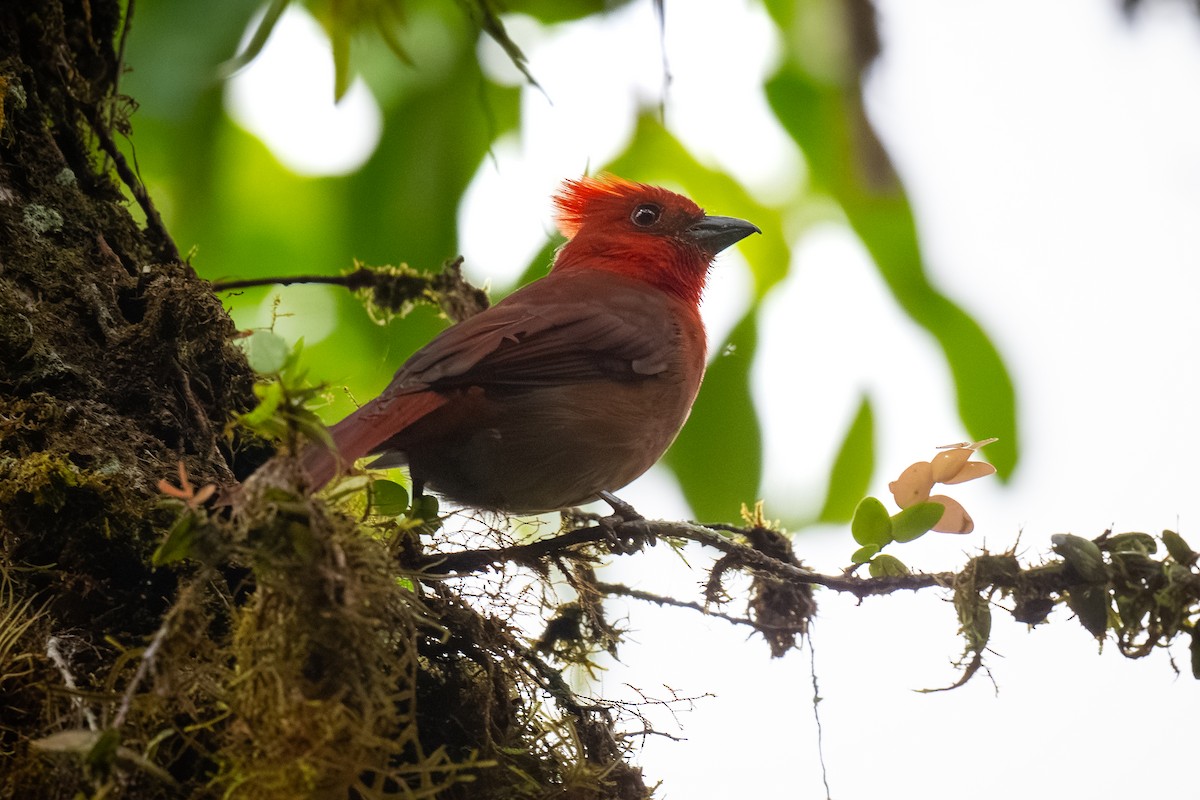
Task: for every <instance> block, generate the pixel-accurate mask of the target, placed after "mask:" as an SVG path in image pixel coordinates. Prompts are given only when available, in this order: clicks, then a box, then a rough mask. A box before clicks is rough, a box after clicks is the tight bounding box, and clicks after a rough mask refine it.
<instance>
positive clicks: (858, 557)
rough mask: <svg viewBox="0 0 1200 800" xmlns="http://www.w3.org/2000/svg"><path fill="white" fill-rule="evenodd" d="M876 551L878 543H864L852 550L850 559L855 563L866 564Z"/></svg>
mask: <svg viewBox="0 0 1200 800" xmlns="http://www.w3.org/2000/svg"><path fill="white" fill-rule="evenodd" d="M878 552H879V545H877V544H865V545H863V546H862V547H860V548H858V549H857V550H855V551H854V554H853V555H852V556H850V561H851V562H853V563H855V564H866V563H867V562H868V561H870V560H871V559H872V558H874V557H875V554H876V553H878Z"/></svg>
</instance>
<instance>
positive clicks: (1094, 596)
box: [1067, 540, 1108, 639]
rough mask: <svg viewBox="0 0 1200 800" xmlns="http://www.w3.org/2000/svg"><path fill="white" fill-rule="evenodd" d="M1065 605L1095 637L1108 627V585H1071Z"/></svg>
mask: <svg viewBox="0 0 1200 800" xmlns="http://www.w3.org/2000/svg"><path fill="white" fill-rule="evenodd" d="M1085 541H1086V540H1085ZM1067 605H1068V606H1070V608H1071V610H1072V611H1074V612H1075V616H1076V617H1077V618H1078V619H1079V624H1080V625H1082V626H1083V627H1084V628H1086V629H1087V632H1088V633H1090V634H1091V635H1092V636H1095V637H1096V638H1097V639H1098V638H1100V637H1101V636H1103V635H1104V632H1105V630H1107V628H1108V587H1106V586H1073V587H1072V588H1071V589H1070V590H1069V591H1068V592H1067Z"/></svg>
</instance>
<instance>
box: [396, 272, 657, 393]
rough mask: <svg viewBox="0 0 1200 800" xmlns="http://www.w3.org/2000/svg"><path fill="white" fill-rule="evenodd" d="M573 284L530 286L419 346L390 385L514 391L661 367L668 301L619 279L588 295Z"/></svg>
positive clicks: (627, 376) (635, 375)
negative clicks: (561, 287)
mask: <svg viewBox="0 0 1200 800" xmlns="http://www.w3.org/2000/svg"><path fill="white" fill-rule="evenodd" d="M578 288H579V287H572V290H571V291H563V290H559V289H558V288H557V286H556V282H555V281H552V280H543V281H539V282H537V283H534V284H530V285H529V286H527V287H526V288H525V289H523V290H521V291H520V292H518V293H516V294H514V295H511V296H510V297H509V298H508V299H507V300H506V301H505V302H503V303H501V304H499V305H496V306H493V307H492V308H490V309H488V310H487V311H484V312H482V313H480V314H477V315H476V316H474V317H471V318H470V319H468V320H466V321H464V322H462V323H459V324H458V325H455V326H453V327H451V328H448V329H447V330H445V331H444V332H443V333H442V334H441V335H439V336H438V337H437V338H435V339H434V340H433V341H431V342H430V343H429V344H428V345H426V346H425V347H423V348H422V349H421V350H418V351H417V352H416V353H415V354H413V356H412V358H410V359H409V360H408V362H407V363H405V365H404V366H403V367H402V368H401V369H400V371H399V372H397V373H396V377H395V379H394V381H393V386H394V387H395V388H396V389H400V390H401V391H414V390H420V389H426V388H433V389H442V388H451V387H457V386H468V385H477V386H485V387H486V386H497V387H502V386H510V387H513V388H516V387H523V386H538V385H546V384H562V383H578V382H585V381H594V380H638V379H640V378H645V377H647V376H650V375H655V374H658V373H660V372H662V371H663V370H665V369H667V367H668V366H669V364H670V359H671V356H672V354H673V353H674V352H676V350H677V348H678V346H679V345H678V340H679V335H680V333H679V330H678V324H677V322H676V321H675V320H674V319H673V318H672V315H671V314H669V313H668V304H669V302H670V301H669V300H668V299H667V298H665V297H664V296H662V295H661V294H659V293H657V292H649V293H648V292H646V291H645V288H644V287H629V286H626V285H625V283H624V282H622V281H617V282H615V283H614V282H613V281H602V282H600V283H598V284H597V286H596V287H594V288H595V290H596V292H595V293H591V294H589V293H583V294H580V293H579V292H578V291H577V289H578ZM631 288H634V289H636V290H634V291H631V290H630V289H631ZM564 296H567V297H571V298H572V299H569V300H568V299H563V297H564ZM580 297H582V299H578V298H580Z"/></svg>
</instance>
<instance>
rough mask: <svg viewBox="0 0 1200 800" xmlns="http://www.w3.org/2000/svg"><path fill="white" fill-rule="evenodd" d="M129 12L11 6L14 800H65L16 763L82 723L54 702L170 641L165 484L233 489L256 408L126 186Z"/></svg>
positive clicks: (190, 281) (0, 408)
mask: <svg viewBox="0 0 1200 800" xmlns="http://www.w3.org/2000/svg"><path fill="white" fill-rule="evenodd" d="M123 11H124V9H123V7H122V4H120V3H119V2H117V0H36V1H35V0H22V1H21V2H14V1H13V0H4V2H0V98H2V100H3V116H2V119H0V582H2V584H0V628H2V629H3V630H0V708H2V709H3V710H2V711H0V775H3V774H5V773H8V774H7V777H6V778H5V779H3V780H0V796H2V797H25V798H28V797H51V796H58V795H57V793H55V792H54V783H53V781H47V780H45V778H46V777H47V776H46V775H45V774H42V775H41V777H37V776H35V775H33V772H37V771H38V770H37V769H35V768H34V767H30V768H29V770H27V771H23V770H21V769H18V768H17V766H16V765H17V764H18V763H22V764H35V765H36V764H38V763H41V762H39V761H38V760H37V759H36V758H33V759H30V760H29V761H28V762H26V761H23V760H22V754H23V753H25V751H27V749H28V742H29V739H30V738H31V737H34V736H38V735H44V734H45V733H46V732H48V731H53V730H56V729H61V728H63V727H70V726H71V725H79V726H80V727H84V725H85V722H84V720H82V719H76V720H74V721H72V719H73V718H75V717H79V716H80V714H81V710H80V703H79V702H78V701H77V700H76V699H74V698H72V697H69V696H66V695H64V694H56V693H54V692H52V691H48V689H47V687H51V686H60V687H61V686H63V684H64V681H65V680H67V676H68V675H69V676H70V680H71V681H72V682H74V683H75V684H76V685H77V686H78V687H79V688H80V689H87V690H97V691H98V690H101V689H103V688H104V687H103V686H102V685H98V683H97V682H98V681H100V680H102V679H103V673H104V671H105V670H106V669H107V668H108V666H111V663H112V661H113V659H114V658H115V657H116V656H117V655H118V653H117V648H119V647H120V646H122V645H126V646H128V645H130V644H137V643H144V642H145V641H146V638H147V637H148V636H149V635H150V634H152V633H153V632H154V631H155V629H156V628H157V627H158V625H159V623H160V617H161V615H162V613H163V611H164V609H165V608H166V607H168V605H169V604H170V603H171V601H172V598H173V596H174V594H175V588H176V586H175V584H176V578H175V576H174V574H173V573H172V572H170V571H169V570H154V569H151V568H150V566H149V558H148V556H149V554H150V553H152V552H153V550H154V548H155V547H156V546H157V544H158V542H159V541H161V538H162V530H163V527H162V526H163V524H164V523H165V522H168V523H169V519H168V520H164V518H163V517H164V514H163V513H162V512H161V511H156V503H157V500H158V498H159V494H158V491H157V489H156V484H157V482H158V481H159V480H160V479H162V478H164V477H171V476H173V475H175V474H177V472H178V468H179V467H178V465H179V464H180V463H182V464H184V468H185V469H186V471H187V474H188V475H189V476H192V477H193V479H195V480H197V481H206V480H207V481H219V482H228V481H229V479H230V478H232V477H233V475H234V473H235V472H237V471H239V467H240V465H239V463H238V461H239V459H238V456H237V455H236V454H235V453H233V452H231V448H230V447H229V446H228V445H227V444H225V442H226V441H227V440H226V437H225V436H224V435H223V434H224V429H225V426H226V423H227V421H228V420H229V418H230V416H231V413H232V412H233V411H235V410H237V409H245V408H246V407H247V406H248V405H249V403H250V402H251V401H252V397H251V392H250V388H251V385H252V381H253V375H252V374H251V372H250V371H249V369H248V368H247V367H246V365H245V361H244V359H243V358H242V357H241V354H240V352H239V351H238V349H237V348H236V347H234V346H233V345H232V341H233V336H232V334H233V333H234V328H233V325H232V323H231V321H230V319H229V317H228V315H227V314H226V313H225V311H224V309H223V308H222V306H221V304H220V302H219V301H218V300H217V299H216V298H215V297H214V296H213V294H212V293H211V291H209V290H208V288H207V285H206V284H205V283H204V282H203V281H200V280H199V279H198V278H197V277H196V276H195V274H194V273H193V271H192V270H191V268H190V267H189V266H188V265H187V264H184V263H181V261H180V260H179V258H178V255H177V253H176V251H175V247H174V245H173V243H172V242H171V240H170V238H169V236H168V235H167V234H166V232H165V230H164V229H163V227H162V225H161V222H159V221H158V220H157V218H156V215H155V214H154V212H153V208H152V206H151V205H150V203H149V200H148V199H147V198H146V197H145V196H144V194H143V193H142V191H141V189H140V188H138V189H135V190H132V191H131V190H130V189H129V188H128V186H124V187H123V186H122V177H123V178H125V179H127V180H130V181H131V182H133V183H135V185H136V178H135V177H134V176H133V175H132V173H131V172H130V170H129V168H128V165H127V164H126V163H125V162H124V160H123V159H121V157H120V154H119V153H118V151H117V148H116V146H115V144H114V141H115V139H116V138H117V137H120V136H121V132H122V130H123V129H124V127H125V126H126V124H127V121H126V115H127V114H128V113H129V111H130V109H131V107H132V105H131V104H130V103H128V102H127V101H125V100H123V98H121V97H120V95H119V93H118V92H119V87H118V80H119V78H120V74H121V69H122V65H121V63H120V58H119V53H118V51H119V48H120V42H121V40H122V26H123V24H124V20H123V16H122V15H123ZM127 191H131V193H132V194H136V195H139V196H140V203H138V204H135V203H131V202H130V201H129V198H127V197H126V195H125V192H127ZM131 208H132V209H135V213H139V216H140V217H141V218H142V219H143V220H149V222H143V221H140V220H138V219H135V218H134V216H133V215H132V214H131ZM246 460H249V461H252V459H246ZM100 722H101V721H98V722H97V724H100ZM6 761H8V766H5V762H6ZM44 761H45V760H44V759H42V762H44ZM42 767H45V764H44V763H42ZM75 788H76V787H75V785H74V783H73V782H72V781H67V782H65V783H64V784H63V785H62V786H61V789H60V792H61V795H62V796H67V797H69V796H72V795H73V794H74V791H75Z"/></svg>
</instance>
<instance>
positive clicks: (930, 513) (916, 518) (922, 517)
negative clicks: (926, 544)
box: [892, 503, 946, 542]
mask: <svg viewBox="0 0 1200 800" xmlns="http://www.w3.org/2000/svg"><path fill="white" fill-rule="evenodd" d="M944 513H946V507H945V506H944V505H942V504H941V503H917V504H915V505H911V506H909V507H908V508H906V509H904V510H902V511H901V512H900V513H898V514H896V515H895V516H894V517H892V538H893V539H895V540H896V541H897V542H911V541H912V540H914V539H918V538H920V537H921V536H924V535H925V534H927V533H929V531H931V530H933V526H934V525H937V524H938V520H940V519H941V518H942V514H944Z"/></svg>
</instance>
